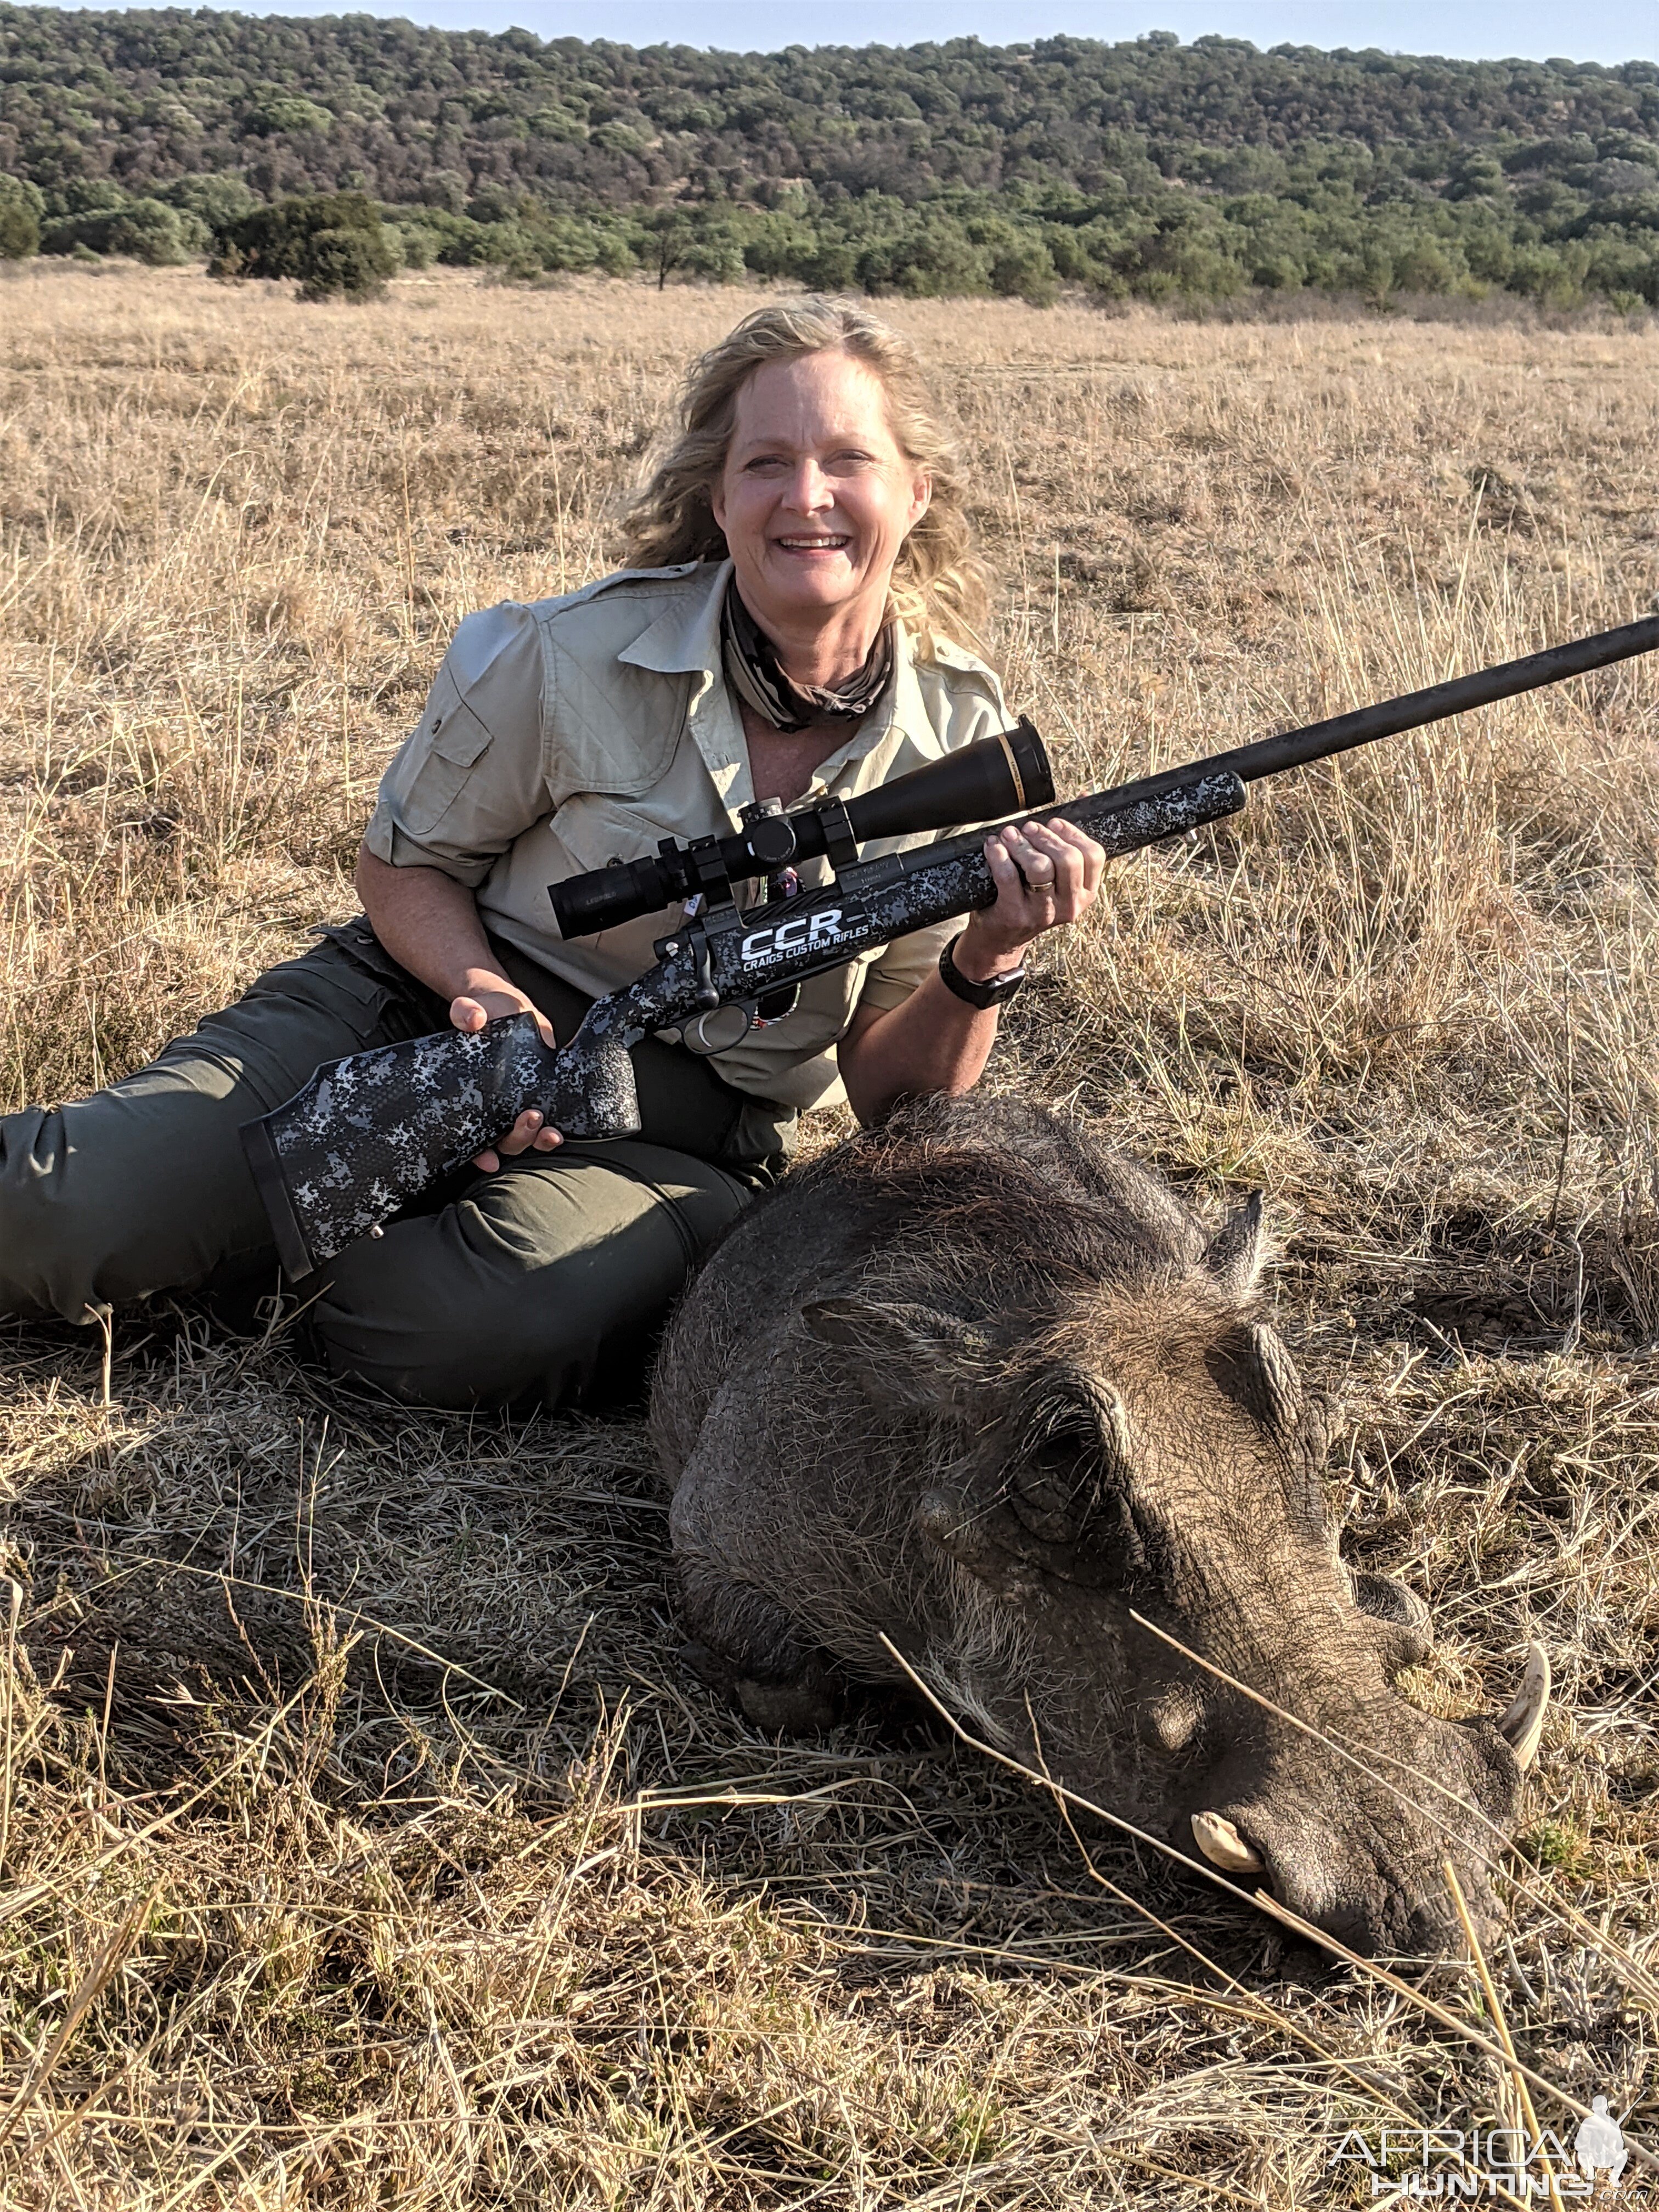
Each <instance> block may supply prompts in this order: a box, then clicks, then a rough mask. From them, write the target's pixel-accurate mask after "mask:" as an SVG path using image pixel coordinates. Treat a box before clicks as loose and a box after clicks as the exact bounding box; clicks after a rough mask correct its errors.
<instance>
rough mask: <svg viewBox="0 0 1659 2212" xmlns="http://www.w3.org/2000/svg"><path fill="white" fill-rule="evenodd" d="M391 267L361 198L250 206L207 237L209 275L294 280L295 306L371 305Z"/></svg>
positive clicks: (376, 217) (373, 213) (375, 215)
mask: <svg viewBox="0 0 1659 2212" xmlns="http://www.w3.org/2000/svg"><path fill="white" fill-rule="evenodd" d="M397 267H398V254H397V251H396V246H395V242H394V240H392V239H391V238H388V236H387V234H386V229H385V227H384V226H383V224H382V223H381V222H380V214H379V212H378V210H376V209H375V207H374V204H373V203H372V202H371V201H370V200H368V198H367V197H365V196H364V195H363V194H362V192H318V193H314V194H313V195H311V196H309V197H302V198H297V199H287V200H278V201H276V204H274V205H273V206H270V207H262V208H256V209H255V210H253V212H252V215H249V216H244V217H243V218H242V219H241V221H240V222H232V223H228V224H226V225H224V226H223V227H222V228H220V229H218V230H216V232H215V234H214V238H213V254H212V258H211V259H210V261H209V263H208V274H209V276H223V277H244V276H264V277H283V276H292V277H295V278H297V279H298V281H299V285H300V297H301V299H302V300H332V299H347V300H373V299H378V298H379V297H380V295H381V294H382V293H383V292H384V291H385V289H386V278H387V277H388V276H391V275H392V272H393V271H394V270H396V268H397Z"/></svg>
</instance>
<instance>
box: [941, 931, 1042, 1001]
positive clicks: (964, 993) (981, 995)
mask: <svg viewBox="0 0 1659 2212" xmlns="http://www.w3.org/2000/svg"><path fill="white" fill-rule="evenodd" d="M961 942H962V932H961V931H960V930H958V931H957V934H956V935H955V936H954V937H953V938H952V939H951V942H950V943H949V944H948V945H946V946H945V950H944V951H943V952H941V953H940V954H939V975H940V977H941V978H942V980H943V981H944V984H945V989H946V990H947V991H954V992H955V994H956V995H957V998H959V999H960V1000H962V1001H963V1004H964V1005H965V1006H977V1007H978V1009H979V1011H980V1012H981V1013H985V1012H988V1010H989V1009H990V1008H991V1007H993V1006H1000V1005H1001V1004H1002V1002H1003V1000H1005V999H1012V997H1013V995H1014V994H1015V992H1016V991H1017V990H1018V988H1019V987H1020V985H1021V984H1022V983H1023V982H1024V981H1025V963H1024V961H1022V962H1021V963H1020V964H1019V966H1018V968H1011V969H1009V970H1008V972H1007V973H1006V975H992V976H989V977H988V978H987V980H986V981H984V982H983V983H975V982H974V981H971V980H970V979H969V977H968V976H966V975H963V972H962V970H961V969H960V968H958V967H957V963H956V962H955V961H954V960H952V958H951V953H952V952H954V951H955V950H956V948H957V945H960V944H961Z"/></svg>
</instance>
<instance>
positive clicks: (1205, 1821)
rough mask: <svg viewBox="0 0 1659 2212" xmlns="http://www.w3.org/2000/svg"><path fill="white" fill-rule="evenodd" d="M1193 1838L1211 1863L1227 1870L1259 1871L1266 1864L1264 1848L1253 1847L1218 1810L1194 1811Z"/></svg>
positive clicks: (1228, 1872)
mask: <svg viewBox="0 0 1659 2212" xmlns="http://www.w3.org/2000/svg"><path fill="white" fill-rule="evenodd" d="M1193 1838H1194V1842H1195V1843H1196V1844H1197V1845H1198V1848H1199V1849H1200V1850H1201V1851H1202V1852H1203V1854H1204V1856H1205V1857H1206V1859H1208V1861H1209V1862H1210V1864H1211V1865H1212V1866H1217V1867H1219V1868H1220V1869H1221V1870H1222V1872H1223V1873H1224V1874H1260V1873H1261V1871H1262V1869H1263V1867H1264V1866H1265V1864H1266V1861H1265V1860H1264V1859H1263V1858H1262V1856H1261V1852H1260V1851H1254V1850H1251V1849H1250V1846H1249V1844H1247V1843H1246V1842H1245V1840H1244V1838H1243V1836H1241V1835H1240V1834H1239V1832H1238V1831H1237V1828H1236V1827H1234V1826H1233V1824H1232V1822H1231V1820H1223V1819H1222V1817H1221V1815H1220V1814H1219V1813H1194V1815H1193Z"/></svg>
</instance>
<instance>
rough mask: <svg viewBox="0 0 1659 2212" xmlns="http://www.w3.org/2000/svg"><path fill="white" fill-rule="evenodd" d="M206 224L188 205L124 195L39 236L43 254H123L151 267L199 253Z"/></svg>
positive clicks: (169, 265)
mask: <svg viewBox="0 0 1659 2212" xmlns="http://www.w3.org/2000/svg"><path fill="white" fill-rule="evenodd" d="M208 236H209V233H208V228H207V226H206V224H205V223H204V222H201V221H200V220H199V218H198V217H197V216H193V215H191V213H189V211H188V210H184V209H179V208H172V207H167V206H166V205H164V204H163V203H162V202H161V201H160V200H154V199H140V200H126V201H125V202H124V203H123V204H121V205H120V206H118V207H105V208H97V209H90V210H88V211H87V212H85V213H84V214H80V215H71V216H69V217H68V218H67V219H66V220H64V221H63V222H55V223H53V224H52V225H51V227H50V228H48V230H47V231H46V235H45V237H44V238H43V239H42V240H41V250H42V251H43V252H46V253H69V254H75V255H76V256H78V257H81V258H84V257H85V256H86V255H87V254H94V255H95V254H104V253H125V254H128V255H130V256H131V258H132V259H133V260H135V261H143V262H146V263H148V264H149V266H150V267H151V268H152V269H171V268H176V267H177V266H178V264H179V263H180V262H181V261H188V260H190V259H191V257H192V255H194V254H197V253H199V252H201V251H202V250H203V248H204V246H206V244H207V242H208Z"/></svg>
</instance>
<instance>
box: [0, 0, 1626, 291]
mask: <svg viewBox="0 0 1659 2212" xmlns="http://www.w3.org/2000/svg"><path fill="white" fill-rule="evenodd" d="M0 174H6V175H9V176H10V177H12V178H14V179H17V180H19V184H18V185H14V186H12V187H11V188H10V190H11V193H12V198H13V200H14V202H15V203H16V204H18V205H21V204H23V202H24V200H25V199H27V203H28V204H29V205H30V206H31V207H32V208H33V212H34V215H35V217H36V221H37V225H38V228H40V230H41V231H42V232H43V234H44V236H45V238H46V243H47V246H48V248H49V250H51V249H52V248H54V247H55V249H56V250H58V251H70V250H73V248H74V247H75V246H76V245H77V244H79V245H81V246H83V247H84V248H86V249H87V250H89V251H94V252H100V251H106V250H111V238H112V223H111V222H110V221H109V220H108V218H110V217H112V216H116V215H118V214H120V213H122V212H123V210H127V209H129V208H131V205H132V204H135V203H151V204H154V205H155V207H157V208H160V207H170V208H172V209H173V210H174V220H173V222H171V223H168V222H165V221H163V220H161V218H160V217H159V216H156V215H149V216H146V217H144V218H143V219H141V220H140V221H138V222H137V224H136V225H134V224H133V223H131V222H129V223H128V225H127V227H126V228H125V231H123V232H122V233H121V234H119V235H118V236H117V237H116V238H115V241H114V250H121V251H127V252H133V251H137V252H140V254H141V258H152V259H159V258H168V257H169V255H170V254H173V253H179V252H191V251H196V250H199V248H200V246H202V245H203V244H204V241H205V232H204V228H203V226H204V225H205V226H206V227H207V228H211V227H212V226H213V225H214V224H215V223H216V222H220V221H222V220H225V219H228V215H229V214H230V213H231V212H232V211H234V210H245V209H246V206H247V205H249V204H252V201H253V200H271V199H275V198H278V197H283V196H284V195H289V194H296V193H307V192H317V191H337V190H341V189H361V190H362V191H366V192H368V194H370V195H372V196H374V197H376V198H378V199H379V200H380V201H381V202H383V203H385V204H387V205H388V206H389V207H390V208H391V209H392V210H394V211H396V212H398V213H400V214H401V215H402V216H403V217H404V228H408V222H409V218H410V216H415V215H416V213H417V212H418V211H420V210H430V211H432V214H433V215H435V216H436V218H437V220H436V221H435V222H432V221H430V220H428V218H427V217H425V216H422V221H423V222H425V224H426V228H427V229H428V232H429V233H430V234H431V235H432V237H433V238H434V240H435V245H434V246H433V249H432V250H433V251H435V252H445V253H446V254H447V258H476V259H482V260H490V259H493V260H495V261H497V262H500V263H501V264H503V265H510V266H513V267H514V270H515V273H519V274H525V273H533V272H534V271H535V270H545V269H554V268H560V267H573V266H583V265H588V266H592V265H594V264H599V265H601V266H604V267H607V268H612V269H616V270H622V269H625V268H628V267H630V266H640V265H644V266H647V267H652V268H655V269H656V270H657V271H658V273H659V275H662V276H666V275H667V274H669V273H672V272H673V271H677V270H678V271H684V273H688V274H692V275H702V276H727V275H732V274H737V273H741V271H742V270H744V269H745V268H746V269H748V270H750V271H751V272H753V273H755V274H757V275H762V276H769V275H780V276H795V277H799V278H801V279H803V280H805V281H808V282H814V283H862V284H864V285H865V286H866V288H867V289H872V290H884V289H891V290H898V291H905V292H910V293H929V292H933V293H938V292H951V291H973V290H975V289H995V290H1001V291H1018V292H1024V294H1025V295H1027V296H1029V297H1042V296H1045V295H1048V294H1051V292H1052V288H1053V286H1054V284H1055V283H1060V282H1066V283H1080V284H1086V285H1088V286H1090V287H1091V289H1095V290H1097V291H1099V292H1103V293H1106V294H1108V295H1111V294H1114V293H1116V294H1122V293H1125V292H1130V293H1135V294H1138V295H1141V296H1151V297H1158V296H1160V295H1167V294H1170V293H1188V294H1194V293H1196V294H1203V295H1217V294H1221V295H1225V294H1226V293H1229V292H1231V291H1236V290H1238V289H1243V288H1245V287H1247V286H1260V287H1266V288H1269V289H1283V288H1294V287H1297V286H1300V285H1303V284H1315V285H1322V286H1324V287H1327V288H1328V289H1347V290H1358V291H1361V292H1364V293H1365V294H1367V295H1370V296H1371V297H1373V298H1375V299H1377V300H1379V301H1380V300H1382V299H1386V298H1387V297H1388V296H1389V295H1390V294H1391V293H1393V292H1395V291H1398V290H1404V291H1416V292H1430V293H1433V292H1445V291H1459V290H1466V291H1467V290H1471V289H1474V290H1479V289H1483V288H1486V287H1491V286H1494V285H1496V286H1501V287H1507V288H1509V289H1512V290H1516V291H1519V292H1522V293H1528V294H1530V295H1534V296H1537V297H1540V298H1543V299H1546V300H1549V301H1556V302H1558V303H1560V304H1571V301H1573V300H1574V299H1576V298H1577V297H1579V296H1582V295H1583V293H1584V292H1585V291H1587V290H1588V291H1593V292H1601V293H1605V294H1613V295H1626V301H1625V303H1626V304H1634V303H1636V302H1638V301H1640V300H1644V299H1645V300H1646V301H1649V302H1650V303H1659V64H1656V63H1654V62H1647V61H1632V62H1629V63H1626V64H1622V65H1621V66H1620V67H1617V68H1603V67H1601V66H1598V65H1595V64H1588V63H1586V64H1577V63H1571V62H1565V61H1553V62H1545V63H1534V62H1522V61H1506V62H1480V63H1476V62H1456V61H1447V60H1437V59H1433V58H1413V57H1410V56H1398V55H1389V54H1383V53H1380V52H1365V53H1348V52H1336V53H1322V52H1316V51H1315V50H1314V49H1311V48H1306V47H1278V48H1275V49H1273V51H1272V52H1265V53H1264V52H1259V51H1258V50H1257V49H1256V48H1255V47H1253V46H1250V45H1249V44H1248V43H1247V42H1245V41H1242V40H1225V39H1219V38H1211V39H1203V40H1199V41H1197V42H1196V43H1195V44H1194V45H1192V46H1182V45H1181V44H1180V43H1179V41H1178V40H1176V39H1175V38H1174V37H1173V36H1172V35H1171V34H1170V33H1152V34H1151V35H1149V36H1147V37H1146V38H1142V39H1139V40H1134V41H1133V42H1129V43H1124V44H1120V45H1115V46H1106V45H1102V44H1099V43H1097V42H1095V41H1092V40H1081V39H1071V38H1066V39H1052V40H1042V41H1040V42H1038V43H1036V45H1032V46H1009V47H1000V48H999V47H991V46H982V45H981V44H980V43H979V42H978V41H977V40H953V41H951V42H950V43H948V44H945V45H942V46H916V47H911V48H908V49H897V48H889V47H864V48H860V49H857V50H854V49H851V48H844V47H826V48H819V49H816V50H812V51H808V50H807V49H805V48H804V47H800V46H794V47H791V48H790V49H789V50H788V51H787V52H783V53H781V54H773V55H757V54H721V53H704V52H696V51H694V50H692V49H690V48H687V47H653V48H651V49H648V50H647V51H643V52H641V51H636V50H635V49H633V48H631V47H628V46H614V45H611V44H610V43H608V42H604V41H600V42H596V43H593V44H585V43H583V42H582V41H580V40H574V39H564V40H554V41H552V42H550V43H548V42H544V41H542V40H538V39H536V38H534V37H533V36H532V35H531V34H530V33H527V32H523V31H509V32H507V33H502V34H501V35H499V36H495V35H489V34H486V33H472V32H446V31H436V30H423V29H420V28H417V27H415V26H414V25H412V24H410V23H408V22H404V21H380V20H378V19H376V18H374V17H372V16H368V15H352V16H342V17H331V18H324V19H320V20H315V21H311V20H285V19H283V18H280V17H275V18H262V19H254V18H251V17H246V16H240V15H216V14H212V13H210V12H208V11H206V10H200V11H194V12H192V11H186V10H184V9H161V10H156V11H155V12H152V13H134V14H112V13H111V14H100V13H95V12H91V13H84V14H82V13H69V12H64V11H62V10H58V9H33V8H15V7H7V6H0ZM210 180H212V181H211V182H210ZM227 190H228V191H229V192H230V194H231V197H230V198H229V199H227V198H226V197H225V193H226V191H227ZM3 206H4V203H3V199H0V251H3V250H5V247H4V244H3V240H4V234H5V222H4V214H3ZM665 210H666V212H665ZM647 215H652V216H653V220H654V228H652V226H650V225H647V227H646V228H645V230H644V231H642V230H641V217H642V216H647ZM446 218H447V221H446V220H445V219H446ZM19 221H20V222H22V221H23V219H22V218H21V217H20V218H19ZM457 223H459V224H463V225H465V224H468V223H471V224H474V225H478V226H483V227H484V228H493V229H495V231H497V232H498V233H499V232H500V231H501V228H502V227H503V226H506V227H507V228H509V229H511V230H512V231H513V233H514V235H513V237H512V238H507V237H504V236H501V235H497V236H496V237H495V239H494V240H490V241H484V242H483V244H482V245H481V244H480V242H479V241H478V240H477V239H476V238H474V237H472V236H471V233H470V232H465V231H458V230H457V229H456V228H455V227H454V226H455V225H456V224H457ZM25 227H26V225H25ZM665 229H667V230H668V231H669V232H670V233H671V234H672V237H673V240H674V245H673V246H672V248H671V250H667V251H664V250H663V249H662V248H661V247H660V246H657V247H653V245H652V242H651V240H652V238H653V237H655V238H657V239H660V238H661V235H662V234H663V233H664V231H665ZM16 234H18V235H21V232H19V233H16ZM532 234H539V235H535V236H532ZM526 238H529V239H530V241H531V242H530V243H529V244H528V245H526V242H525V240H526ZM458 239H459V240H464V241H465V242H464V245H463V246H458V245H457V240H458ZM11 250H13V251H16V250H17V248H16V246H13V247H12V249H11ZM415 250H416V253H417V255H418V253H419V252H420V251H421V250H422V248H421V246H420V243H419V241H416V249H415Z"/></svg>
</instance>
